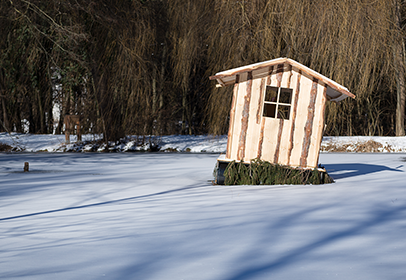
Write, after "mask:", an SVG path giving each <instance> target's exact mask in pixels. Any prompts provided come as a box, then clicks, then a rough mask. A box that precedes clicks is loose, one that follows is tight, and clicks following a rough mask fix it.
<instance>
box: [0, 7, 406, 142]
mask: <svg viewBox="0 0 406 280" xmlns="http://www.w3.org/2000/svg"><path fill="white" fill-rule="evenodd" d="M403 2H404V1H401V0H375V1H370V0H340V1H330V0H269V1H266V0H250V1H235V0H233V1H231V0H199V1H197V0H97V1H92V0H64V1H59V0H58V1H56V0H48V1H40V0H2V1H1V2H0V35H1V40H0V98H1V106H0V112H1V114H0V120H1V127H0V130H1V131H17V132H22V131H24V129H25V128H27V127H28V128H29V132H31V133H53V132H56V133H61V132H62V131H63V116H64V115H65V114H78V115H81V116H82V123H83V130H84V131H83V132H84V133H89V132H90V133H103V134H104V136H105V139H108V140H117V139H119V138H120V137H123V136H125V135H130V134H137V135H150V134H154V135H163V134H202V133H212V134H224V133H226V131H227V129H228V114H229V110H230V103H231V90H232V88H231V87H227V88H220V89H218V88H216V87H215V86H214V82H213V81H210V80H209V79H208V77H209V76H210V75H213V74H215V73H216V72H219V71H222V70H227V69H231V68H234V67H239V66H243V65H246V64H250V63H254V62H260V61H264V60H269V59H273V58H277V57H289V58H292V59H295V60H297V61H298V62H300V63H303V64H305V65H307V66H309V67H310V68H312V69H314V70H316V71H318V72H320V73H322V74H324V75H325V76H327V77H329V78H331V79H333V80H335V81H337V82H338V83H340V84H342V85H344V86H346V87H348V88H349V90H350V91H351V92H352V93H354V94H355V95H356V96H357V98H356V99H355V100H346V101H344V102H342V103H341V104H335V103H332V104H329V105H328V107H327V110H326V123H327V128H326V132H325V133H326V134H327V135H404V134H405V128H404V118H405V75H406V71H405V43H404V40H405V33H404V27H405V7H404V3H403ZM54 119H59V123H54Z"/></svg>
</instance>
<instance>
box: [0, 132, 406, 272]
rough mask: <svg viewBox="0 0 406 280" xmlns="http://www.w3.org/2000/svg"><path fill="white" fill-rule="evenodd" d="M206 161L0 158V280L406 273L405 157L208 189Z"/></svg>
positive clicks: (360, 160) (205, 145) (108, 156)
mask: <svg viewBox="0 0 406 280" xmlns="http://www.w3.org/2000/svg"><path fill="white" fill-rule="evenodd" d="M1 136H2V137H3V135H1ZM41 137H43V138H41ZM47 137H48V140H47V139H46V138H47ZM50 138H52V137H51V136H34V135H31V136H27V138H23V137H22V135H20V136H19V139H17V140H18V141H20V144H24V145H25V147H26V150H31V151H38V149H43V148H44V147H45V146H47V147H51V146H52V145H55V146H57V145H59V143H56V142H55V143H50V141H49V139H50ZM169 138H171V137H168V139H167V140H165V138H163V140H162V142H161V143H169V144H167V145H168V146H167V147H171V148H174V147H177V149H179V150H184V149H186V148H190V150H192V149H193V148H194V147H201V148H196V150H195V151H201V150H202V149H205V150H208V151H215V150H216V149H219V150H221V149H224V146H222V145H224V143H223V142H222V141H224V137H223V138H217V139H215V138H211V139H210V138H209V137H203V136H201V137H200V136H199V137H198V136H196V137H190V138H185V139H189V140H188V141H189V142H187V141H185V142H182V139H181V137H177V136H174V137H173V138H172V140H170V139H169ZM52 139H54V138H52ZM58 139H61V138H58ZM63 139H64V138H62V140H61V141H63ZM23 140H24V141H23ZM374 140H376V141H380V140H379V139H376V138H374ZM10 141H11V140H10ZM30 141H31V142H30ZM210 141H211V142H210ZM337 141H339V139H337ZM0 142H3V138H0ZM170 143H172V144H170ZM188 143H189V144H188ZM210 143H212V144H213V147H215V148H210ZM165 145H166V144H165ZM399 146H401V143H400V144H399ZM52 147H53V146H52ZM49 151H50V150H49ZM218 156H219V152H218V153H197V152H195V153H193V152H191V153H0V178H1V179H0V279H30V280H31V279H205V280H206V279H225V280H231V279H368V280H370V279H372V280H373V279H405V276H406V253H405V252H406V242H405V239H404V237H405V236H406V200H405V198H406V188H405V171H406V166H405V165H406V154H403V153H322V154H321V155H320V163H321V164H322V165H324V167H325V168H326V169H327V170H328V172H329V174H330V175H331V176H332V177H333V178H334V179H335V181H336V183H334V184H328V185H317V186H316V185H314V186H313V185H306V186H302V185H300V186H292V185H277V186H213V185H212V183H211V180H212V179H213V178H212V171H213V168H214V165H215V163H216V159H217V157H218ZM24 162H29V165H30V172H26V173H24V172H22V170H23V166H24Z"/></svg>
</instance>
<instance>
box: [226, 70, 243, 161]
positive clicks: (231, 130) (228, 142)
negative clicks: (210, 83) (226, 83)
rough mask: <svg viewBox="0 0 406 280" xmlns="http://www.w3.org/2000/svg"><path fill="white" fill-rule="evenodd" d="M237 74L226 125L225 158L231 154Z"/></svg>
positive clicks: (236, 96)
mask: <svg viewBox="0 0 406 280" xmlns="http://www.w3.org/2000/svg"><path fill="white" fill-rule="evenodd" d="M239 77H240V76H239V75H237V77H236V79H235V80H236V83H235V85H234V90H233V101H232V103H231V110H230V123H229V127H228V139H229V140H228V141H227V151H226V158H230V156H231V145H232V142H233V141H232V137H233V132H234V122H235V107H236V104H237V98H238V81H239Z"/></svg>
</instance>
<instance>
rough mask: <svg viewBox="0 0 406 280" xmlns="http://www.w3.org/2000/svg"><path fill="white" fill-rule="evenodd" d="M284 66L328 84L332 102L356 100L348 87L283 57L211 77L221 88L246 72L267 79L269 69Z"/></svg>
mask: <svg viewBox="0 0 406 280" xmlns="http://www.w3.org/2000/svg"><path fill="white" fill-rule="evenodd" d="M280 64H283V65H284V67H287V66H288V65H291V66H292V68H293V69H294V70H296V71H298V70H300V71H301V72H302V74H304V75H307V76H310V77H312V78H315V79H317V80H318V81H319V83H322V84H326V85H327V86H328V88H327V98H328V100H330V101H337V102H338V101H341V100H343V99H345V98H347V97H352V98H355V95H354V94H352V93H351V92H350V91H349V90H348V89H347V88H346V87H344V86H342V85H340V84H338V83H336V82H335V81H333V80H331V79H329V78H327V77H326V76H323V75H322V74H320V73H318V72H316V71H314V70H312V69H310V68H309V67H307V66H304V65H303V64H301V63H299V62H297V61H295V60H293V59H290V58H287V57H281V58H276V59H272V60H267V61H263V62H259V63H254V64H250V65H246V66H242V67H238V68H234V69H230V70H226V71H222V72H219V73H217V74H215V75H214V76H211V77H210V80H217V82H218V85H217V86H220V87H223V86H229V85H232V84H234V83H235V80H236V76H237V75H239V74H242V73H245V72H249V71H252V73H253V78H260V77H265V76H267V75H268V74H269V67H271V66H275V65H280Z"/></svg>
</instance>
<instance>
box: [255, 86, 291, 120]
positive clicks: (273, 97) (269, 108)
mask: <svg viewBox="0 0 406 280" xmlns="http://www.w3.org/2000/svg"><path fill="white" fill-rule="evenodd" d="M292 92H293V90H292V89H290V88H278V87H272V86H267V87H266V91H265V100H264V110H263V114H262V115H263V116H264V117H268V118H276V119H284V120H288V119H289V116H290V108H291V103H292Z"/></svg>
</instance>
